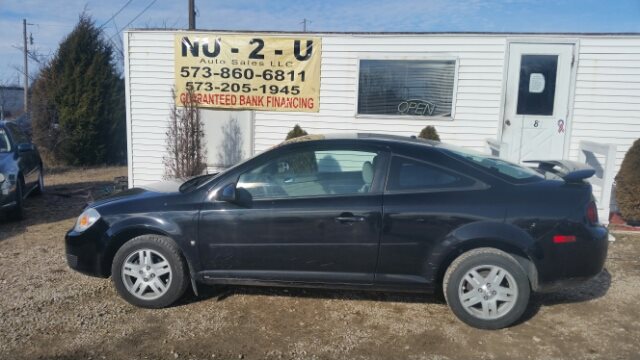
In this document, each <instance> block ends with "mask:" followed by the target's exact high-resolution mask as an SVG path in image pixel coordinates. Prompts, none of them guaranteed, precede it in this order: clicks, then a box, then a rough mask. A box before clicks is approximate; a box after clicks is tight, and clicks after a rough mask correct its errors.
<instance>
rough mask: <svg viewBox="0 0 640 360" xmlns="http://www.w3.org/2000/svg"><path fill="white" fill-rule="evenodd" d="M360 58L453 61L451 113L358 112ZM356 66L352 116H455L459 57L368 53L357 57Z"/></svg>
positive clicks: (440, 118)
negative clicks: (425, 114)
mask: <svg viewBox="0 0 640 360" xmlns="http://www.w3.org/2000/svg"><path fill="white" fill-rule="evenodd" d="M362 60H387V61H394V60H395V61H453V62H454V69H453V90H452V92H453V93H452V94H451V115H449V116H446V115H437V116H418V115H384V114H380V115H378V114H360V113H359V112H358V102H359V99H360V98H359V96H360V67H361V63H362ZM356 62H357V66H356V92H355V100H356V101H355V104H354V109H353V113H354V117H356V118H362V119H366V118H369V119H409V120H419V121H425V120H428V121H453V120H454V119H455V117H456V103H457V96H456V95H457V93H458V80H459V72H458V70H459V68H460V58H459V57H457V56H446V55H445V56H439V55H426V56H425V55H423V56H419V55H397V54H396V55H388V54H382V53H369V54H362V55H360V56H359V57H358V58H357V59H356Z"/></svg>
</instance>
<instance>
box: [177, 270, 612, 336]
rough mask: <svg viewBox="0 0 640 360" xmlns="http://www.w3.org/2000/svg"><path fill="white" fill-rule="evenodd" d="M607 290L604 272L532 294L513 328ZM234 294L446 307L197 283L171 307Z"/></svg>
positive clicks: (377, 294) (364, 294) (387, 297)
mask: <svg viewBox="0 0 640 360" xmlns="http://www.w3.org/2000/svg"><path fill="white" fill-rule="evenodd" d="M610 287H611V274H610V273H609V271H608V270H607V269H604V270H603V271H602V272H601V273H600V274H598V275H597V276H596V277H594V278H593V279H591V280H588V281H587V282H585V283H583V284H580V285H577V286H575V287H567V288H565V289H562V290H558V291H555V292H550V293H533V294H532V296H531V300H530V301H529V305H528V307H527V310H526V311H525V313H524V314H523V316H522V318H521V319H520V320H519V321H518V322H516V323H515V324H514V325H513V326H516V325H518V324H521V323H524V322H526V321H528V320H530V319H531V318H533V317H534V316H535V315H536V314H537V313H538V312H539V311H540V309H541V308H542V307H546V306H555V305H560V304H568V303H580V302H586V301H591V300H594V299H597V298H600V297H603V296H605V295H606V293H607V291H608V290H609V288H610ZM235 295H249V296H254V295H255V296H282V297H296V298H313V299H331V300H336V299H337V300H356V301H383V302H398V303H430V304H446V302H445V300H444V296H443V294H442V292H441V291H439V292H436V293H434V294H422V293H390V292H383V291H366V290H333V289H317V288H293V287H272V286H268V287H262V286H233V285H216V286H210V285H203V284H198V296H196V295H195V294H193V292H192V291H189V293H188V294H187V295H185V296H184V297H183V298H182V299H181V300H180V301H178V302H177V303H176V304H175V305H174V306H185V305H189V304H192V303H197V302H201V301H207V300H210V299H215V301H225V300H226V299H228V298H230V297H233V296H235Z"/></svg>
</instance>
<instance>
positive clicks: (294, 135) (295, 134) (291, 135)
mask: <svg viewBox="0 0 640 360" xmlns="http://www.w3.org/2000/svg"><path fill="white" fill-rule="evenodd" d="M305 135H309V134H308V133H307V132H306V131H304V130H302V128H301V127H300V125H298V124H296V126H294V127H293V129H291V131H289V133H288V134H287V138H286V139H285V140H289V139H295V138H297V137H300V136H305Z"/></svg>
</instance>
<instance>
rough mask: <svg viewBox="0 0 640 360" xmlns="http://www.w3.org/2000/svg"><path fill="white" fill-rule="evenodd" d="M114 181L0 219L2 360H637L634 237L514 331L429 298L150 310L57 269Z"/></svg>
mask: <svg viewBox="0 0 640 360" xmlns="http://www.w3.org/2000/svg"><path fill="white" fill-rule="evenodd" d="M125 174H126V169H125V168H102V169H90V170H74V171H67V172H61V173H58V174H52V175H49V176H47V178H46V182H47V186H48V187H47V192H46V193H45V194H44V195H43V196H41V197H37V198H31V199H29V200H28V201H27V202H26V207H27V211H26V213H27V219H26V220H24V221H21V222H7V220H4V219H0V358H2V359H214V358H215V359H599V358H603V359H639V358H640V308H639V307H638V299H640V235H633V236H632V235H624V234H617V235H616V238H617V240H616V241H615V242H614V243H612V244H611V247H610V252H609V258H608V260H607V264H606V271H604V272H603V273H602V274H601V275H600V276H598V277H597V278H595V279H593V280H592V281H590V282H589V283H587V284H585V285H584V286H581V287H579V288H577V289H566V290H563V291H561V292H557V293H553V294H544V295H534V297H533V299H532V303H531V306H530V307H529V309H528V311H527V314H526V316H525V318H524V320H523V321H522V322H521V323H519V324H518V325H516V326H513V327H511V328H508V329H504V330H499V331H481V330H475V329H472V328H470V327H468V326H466V325H464V324H462V323H461V322H459V321H458V320H456V318H455V317H454V316H453V315H452V313H451V312H450V311H449V310H448V308H447V306H446V304H445V303H443V302H442V300H439V299H438V298H435V297H432V296H416V295H401V294H387V293H366V292H352V291H322V290H298V289H282V288H244V287H242V288H238V287H225V288H212V287H207V288H205V289H204V293H205V294H204V296H201V297H199V298H196V297H195V296H194V295H187V296H186V297H185V299H184V300H182V301H181V302H180V303H179V304H177V305H176V306H174V307H172V308H169V309H163V310H145V309H139V308H135V307H133V306H131V305H128V304H127V303H125V302H124V301H122V300H121V299H120V298H119V297H118V296H117V295H116V292H115V290H114V288H113V286H112V284H111V282H110V280H105V279H96V278H90V277H87V276H84V275H81V274H79V273H76V272H74V271H72V270H70V269H69V268H68V267H67V265H66V262H65V253H64V240H63V237H64V234H65V232H66V231H67V230H68V229H69V228H71V226H72V225H73V223H74V221H75V218H76V216H77V215H78V214H79V212H80V210H81V208H82V207H83V205H84V204H85V203H86V202H88V201H90V200H91V198H92V197H97V196H99V195H100V194H101V193H104V192H105V191H107V190H108V187H109V186H110V185H111V183H112V179H113V177H114V176H119V175H125Z"/></svg>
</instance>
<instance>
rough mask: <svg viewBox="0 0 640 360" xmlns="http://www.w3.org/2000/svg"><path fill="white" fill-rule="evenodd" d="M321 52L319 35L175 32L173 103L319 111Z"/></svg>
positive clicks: (215, 106)
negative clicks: (174, 98)
mask: <svg viewBox="0 0 640 360" xmlns="http://www.w3.org/2000/svg"><path fill="white" fill-rule="evenodd" d="M321 51H322V44H321V40H320V38H319V37H305V36H300V37H279V36H262V35H259V34H255V35H226V34H211V33H182V34H177V35H176V38H175V80H176V89H175V91H176V103H177V104H184V103H187V102H189V101H195V102H196V103H197V104H198V106H199V107H208V108H222V109H256V110H267V111H304V112H317V111H318V110H319V106H320V103H319V98H320V58H321ZM189 90H191V95H189Z"/></svg>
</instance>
